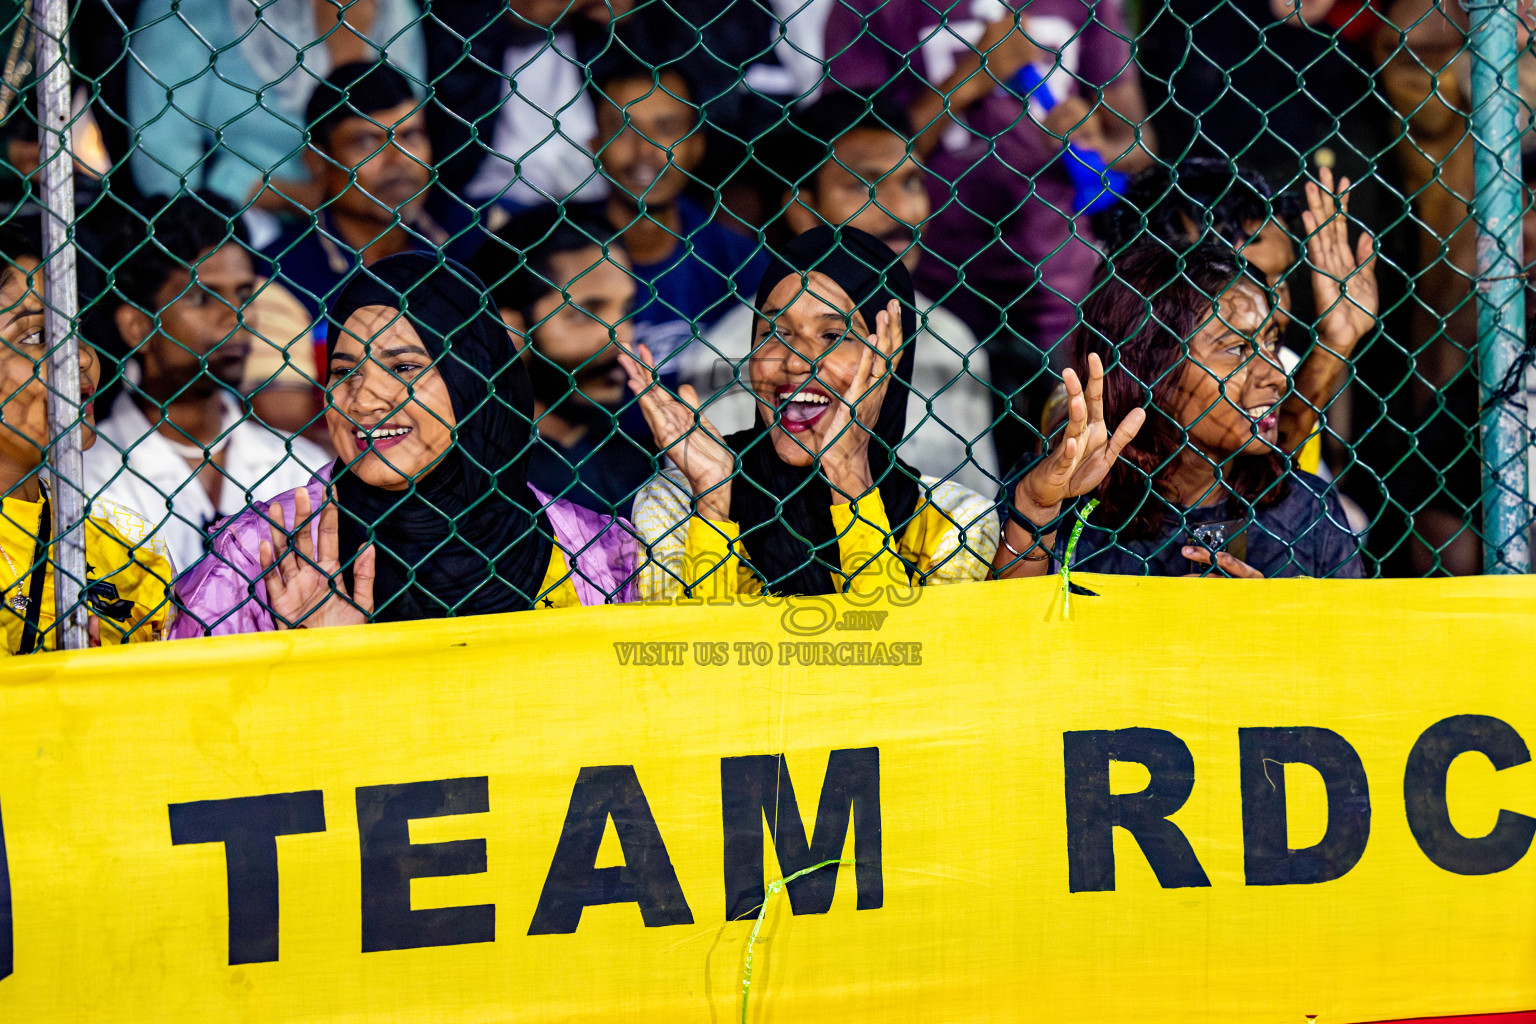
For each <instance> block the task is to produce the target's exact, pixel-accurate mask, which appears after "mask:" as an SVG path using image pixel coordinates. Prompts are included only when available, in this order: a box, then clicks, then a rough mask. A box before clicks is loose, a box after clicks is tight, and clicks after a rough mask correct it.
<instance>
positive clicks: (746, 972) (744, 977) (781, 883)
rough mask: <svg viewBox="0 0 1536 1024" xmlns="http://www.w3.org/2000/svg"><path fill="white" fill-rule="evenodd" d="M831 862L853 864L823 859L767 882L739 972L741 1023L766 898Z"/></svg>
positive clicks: (743, 1021)
mask: <svg viewBox="0 0 1536 1024" xmlns="http://www.w3.org/2000/svg"><path fill="white" fill-rule="evenodd" d="M833 864H847V865H848V866H849V867H852V866H853V861H851V860H824V861H822V862H821V863H820V864H812V865H811V866H810V867H808V868H801V869H800V870H799V871H796V872H795V873H794V874H792V875H790V876H789V877H788V878H781V879H779V880H778V881H777V882H769V883H768V888H767V890H766V891H764V893H763V905H762V906H760V907H758V908H757V920H756V921H755V922H754V923H753V925H752V934H751V935H749V936H747V965H746V967H745V968H743V969H742V972H741V1024H747V994H748V992H750V991H751V989H752V946H753V945H754V944H755V943H756V942H757V933H758V932H759V931H761V930H762V928H763V918H764V917H766V916H767V915H768V900H769V899H771V898H772V897H773V894H774V893H778V892H783V891H784V887H785V886H786V885H788V884H789V883H790V882H793V881H794V880H795V879H797V878H801V877H803V876H805V875H808V874H810V873H811V872H812V871H820V870H821V869H822V868H824V867H829V866H831V865H833Z"/></svg>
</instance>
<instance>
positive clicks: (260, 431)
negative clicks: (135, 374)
mask: <svg viewBox="0 0 1536 1024" xmlns="http://www.w3.org/2000/svg"><path fill="white" fill-rule="evenodd" d="M232 423H233V424H235V426H234V428H233V430H230V433H229V443H228V446H227V447H226V448H225V449H224V468H223V473H224V483H223V485H222V486H221V487H220V488H219V503H218V507H217V508H215V507H214V503H213V500H212V499H211V498H209V497H208V492H207V491H205V490H204V489H203V486H202V484H200V483H199V482H198V480H197V473H196V471H195V470H194V469H193V468H192V467H191V465H190V464H188V462H187V460H186V459H184V458H182V456H181V453H180V452H178V451H177V450H176V449H175V448H174V447H173V446H172V444H171V441H170V440H169V439H168V438H166V437H165V435H163V434H161V433H160V432H159V431H157V430H155V429H153V428H152V427H151V426H150V425H149V418H148V417H146V416H145V415H144V413H143V411H142V410H141V409H140V408H139V407H138V405H137V404H136V403H135V402H134V401H133V399H132V398H131V397H130V396H129V394H128V389H127V388H125V389H124V390H123V391H122V392H121V393H120V394H118V396H117V400H116V401H114V402H113V403H112V410H111V412H110V413H109V414H108V415H107V418H106V419H104V420H103V421H101V422H100V423H98V424H97V426H96V433H97V438H96V443H95V444H94V445H92V446H91V448H90V450H89V451H87V452H86V453H85V485H86V491H87V493H88V494H89V495H90V496H91V498H92V499H93V500H94V499H96V498H105V499H107V500H109V501H114V502H116V503H118V504H119V505H123V506H125V507H127V508H130V509H133V510H134V511H135V512H138V513H139V514H140V515H141V516H143V517H144V518H145V519H146V520H148V521H149V523H150V525H151V526H152V527H153V533H152V534H151V536H152V537H153V538H154V540H155V541H156V542H158V543H162V544H164V546H165V549H166V550H167V551H168V552H169V553H170V556H171V561H172V563H173V564H174V565H175V566H176V568H177V570H178V571H179V570H184V569H188V568H190V567H191V566H192V565H193V563H195V562H196V561H197V560H198V559H199V558H202V557H203V552H204V540H203V537H204V534H203V531H204V530H205V529H207V528H208V527H210V526H212V525H213V523H214V521H215V520H217V519H219V518H221V517H223V516H230V515H234V514H236V513H237V512H241V511H244V509H245V508H246V507H247V506H248V505H250V503H251V502H252V501H253V500H265V499H267V498H271V497H274V496H275V495H277V494H279V493H281V492H282V491H289V490H293V489H294V488H296V487H303V486H304V485H305V484H307V483H309V478H310V477H312V476H313V475H314V474H315V472H316V471H318V470H319V469H320V468H321V467H322V466H325V465H326V464H327V463H329V462H330V461H331V460H330V458H329V457H328V456H327V455H326V454H325V452H324V451H323V450H322V449H321V448H320V446H319V445H317V444H315V443H314V442H312V441H306V440H305V439H304V438H302V437H295V438H289V437H287V436H286V435H283V434H280V433H278V432H277V431H275V430H272V429H271V428H270V427H267V426H265V425H264V424H262V423H260V422H259V421H257V420H255V419H241V409H240V405H239V403H238V402H236V401H235V399H234V397H233V396H232V395H225V396H224V424H225V427H226V429H228V428H229V424H232ZM290 449H291V451H290Z"/></svg>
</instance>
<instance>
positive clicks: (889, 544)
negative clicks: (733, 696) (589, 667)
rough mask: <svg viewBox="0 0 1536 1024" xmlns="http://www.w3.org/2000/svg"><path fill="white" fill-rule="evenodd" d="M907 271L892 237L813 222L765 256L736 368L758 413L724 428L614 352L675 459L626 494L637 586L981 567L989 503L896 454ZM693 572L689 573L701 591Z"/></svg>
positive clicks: (992, 545)
mask: <svg viewBox="0 0 1536 1024" xmlns="http://www.w3.org/2000/svg"><path fill="white" fill-rule="evenodd" d="M913 301H914V297H913V290H912V279H911V277H910V276H909V275H908V273H907V270H906V268H905V267H903V266H902V265H901V262H900V260H899V258H898V257H897V256H896V254H894V253H893V252H892V251H891V249H890V247H889V246H887V245H885V244H884V243H882V242H880V241H879V240H878V239H876V238H874V237H873V236H871V235H869V234H867V233H865V232H863V231H859V230H858V229H856V228H849V227H842V228H829V227H821V228H816V229H814V230H812V231H808V232H806V233H804V234H802V235H799V236H798V237H796V238H795V239H793V240H792V241H791V242H790V243H789V244H788V245H787V246H785V247H784V249H783V250H782V251H780V252H779V253H777V254H776V256H775V258H774V260H773V262H772V263H771V264H770V265H769V267H768V270H767V271H766V272H765V273H764V274H763V279H762V283H761V285H760V286H759V287H758V292H757V301H756V304H755V305H756V310H757V314H758V315H757V318H756V320H755V322H754V325H753V330H754V338H753V347H752V353H751V355H750V356H749V357H748V360H747V365H746V367H745V376H746V378H747V381H746V382H747V386H748V388H749V390H751V392H752V393H753V394H754V395H755V396H756V398H757V410H758V423H757V425H756V426H755V427H753V428H752V429H750V430H744V431H741V432H740V433H736V434H732V435H730V436H729V437H725V438H722V437H721V436H720V435H719V433H718V432H717V431H716V430H715V429H714V427H713V426H712V425H711V424H710V423H709V420H708V418H707V416H706V415H705V412H707V410H699V409H698V395H697V394H696V393H695V392H694V390H693V388H691V387H689V386H687V385H684V386H683V387H682V388H681V389H680V392H679V395H678V396H676V397H674V396H673V395H671V394H670V393H668V392H667V391H666V390H665V389H663V388H662V387H661V386H660V385H658V384H657V383H656V377H655V373H654V371H653V370H652V369H651V363H652V360H651V354H650V352H649V351H648V350H647V349H646V348H645V346H641V347H640V349H639V352H638V358H631V357H630V356H628V355H623V356H621V357H620V359H621V360H622V361H623V363H624V366H625V370H626V371H627V372H628V374H629V383H630V388H631V389H632V390H633V391H634V392H635V394H636V395H638V396H639V399H640V406H641V409H642V410H643V411H644V413H645V417H646V421H647V422H648V423H649V424H650V427H651V431H652V433H653V434H654V435H655V439H656V444H657V446H658V447H659V448H660V449H661V451H662V452H663V454H665V455H666V456H667V457H668V458H669V459H670V460H671V462H672V463H673V464H674V465H675V466H676V469H671V470H668V471H666V472H664V473H663V474H661V475H659V476H658V477H656V478H655V479H654V480H652V481H651V483H650V484H649V485H647V487H646V488H645V489H644V490H643V491H641V492H640V495H639V496H638V497H637V498H636V500H635V525H636V527H637V528H638V529H639V530H640V533H641V536H642V537H643V538H644V540H645V542H646V545H647V553H648V556H649V559H648V561H647V564H646V565H645V567H644V568H643V569H642V571H641V584H640V589H641V596H642V598H643V599H645V600H663V599H666V598H668V597H671V596H675V595H676V594H678V593H679V592H685V591H686V592H687V593H688V594H690V595H691V596H703V595H704V594H708V595H711V596H732V595H736V594H761V593H763V592H765V591H766V592H768V593H772V594H779V595H790V594H828V593H836V592H842V591H847V590H856V591H869V590H873V589H876V588H879V587H883V586H891V585H894V586H901V587H906V586H910V585H916V584H923V583H952V582H962V581H966V580H978V579H985V578H986V575H987V565H988V563H989V560H990V559H991V557H992V554H993V552H994V551H995V550H996V547H997V523H996V521H995V518H994V516H993V515H992V514H991V505H990V503H989V502H987V501H986V500H985V499H984V498H982V497H981V496H980V495H977V494H975V493H974V492H972V491H970V490H967V489H966V488H964V487H962V486H960V485H959V484H955V483H951V482H946V483H939V482H937V481H935V480H933V479H931V478H925V477H922V476H920V474H919V473H918V471H917V470H916V469H914V468H913V467H911V466H909V465H907V464H906V463H904V462H902V461H901V460H899V459H897V458H895V456H894V455H893V454H892V453H893V452H894V451H895V450H896V448H897V447H898V446H899V445H900V444H901V442H902V440H903V439H904V438H905V436H906V415H907V401H908V382H909V381H910V379H911V374H912V362H913V346H912V343H911V342H908V341H906V339H909V338H911V337H913V335H914V334H915V333H916V314H915V311H914V309H913ZM701 584H702V586H701Z"/></svg>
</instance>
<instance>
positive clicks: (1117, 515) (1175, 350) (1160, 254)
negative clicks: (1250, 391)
mask: <svg viewBox="0 0 1536 1024" xmlns="http://www.w3.org/2000/svg"><path fill="white" fill-rule="evenodd" d="M1246 278H1247V269H1246V266H1245V264H1244V263H1243V262H1242V261H1241V259H1240V257H1239V256H1238V255H1237V254H1235V253H1233V252H1232V251H1231V249H1229V248H1227V247H1225V246H1220V245H1215V244H1206V245H1199V246H1195V247H1194V248H1191V249H1186V250H1183V251H1176V250H1173V249H1170V248H1169V247H1168V246H1167V245H1165V244H1164V243H1162V242H1158V241H1151V242H1147V243H1145V244H1142V245H1138V246H1135V247H1133V248H1131V249H1128V250H1127V251H1126V252H1124V253H1122V254H1121V255H1120V256H1118V257H1116V258H1115V260H1114V262H1113V264H1112V265H1111V264H1109V263H1106V264H1105V266H1104V267H1103V268H1102V269H1101V270H1100V272H1099V275H1098V277H1097V279H1096V280H1095V281H1094V287H1093V291H1092V293H1091V294H1090V296H1089V297H1088V299H1087V301H1086V302H1084V303H1083V307H1082V313H1083V320H1082V323H1081V324H1080V325H1079V327H1078V330H1077V338H1076V363H1077V373H1078V376H1079V378H1080V379H1082V380H1084V381H1086V380H1087V379H1088V371H1087V365H1088V357H1089V356H1090V355H1097V356H1098V357H1099V358H1100V359H1101V360H1102V361H1103V363H1104V366H1105V368H1106V369H1105V375H1104V419H1105V422H1106V424H1107V425H1108V426H1109V429H1110V430H1111V431H1113V430H1114V428H1115V427H1116V426H1118V425H1119V423H1120V421H1121V420H1123V419H1124V418H1125V416H1126V414H1128V413H1129V412H1130V411H1131V410H1132V409H1136V408H1146V410H1147V421H1146V423H1145V424H1144V425H1143V426H1142V428H1141V431H1140V433H1138V434H1137V435H1136V439H1135V440H1134V441H1132V442H1131V443H1130V444H1129V445H1127V446H1126V448H1125V451H1124V453H1123V454H1122V457H1121V458H1120V460H1119V461H1118V462H1116V464H1115V465H1114V466H1113V467H1112V468H1111V469H1110V471H1109V475H1108V476H1106V477H1105V478H1104V482H1103V483H1101V484H1100V485H1099V488H1098V490H1097V491H1096V492H1095V497H1097V498H1098V499H1099V501H1100V502H1101V507H1100V509H1099V510H1098V512H1097V513H1096V514H1095V515H1094V521H1095V525H1098V526H1101V527H1102V528H1104V529H1108V530H1117V531H1119V533H1120V535H1121V536H1122V537H1124V538H1125V539H1128V540H1130V539H1137V538H1144V537H1149V536H1154V535H1156V533H1157V531H1158V529H1159V527H1160V525H1161V523H1162V522H1163V516H1164V513H1165V512H1166V511H1167V510H1169V509H1170V508H1176V507H1177V503H1176V495H1175V494H1174V493H1173V492H1172V490H1171V488H1170V487H1169V486H1168V485H1167V478H1168V477H1169V476H1170V475H1171V474H1172V472H1173V471H1174V470H1175V469H1176V468H1177V466H1178V463H1179V458H1180V453H1181V452H1182V451H1183V449H1184V448H1185V446H1186V445H1187V444H1188V443H1189V438H1188V433H1187V431H1186V430H1185V429H1184V428H1183V427H1182V426H1181V425H1180V424H1179V421H1178V418H1177V414H1178V394H1179V382H1180V380H1181V378H1182V377H1183V375H1184V372H1185V370H1186V368H1187V365H1186V363H1185V357H1186V356H1187V355H1188V351H1189V341H1190V339H1192V338H1193V337H1194V336H1195V334H1196V332H1198V331H1199V329H1200V327H1201V325H1202V324H1204V323H1205V322H1206V320H1207V319H1208V318H1209V317H1210V315H1211V306H1212V303H1213V302H1214V301H1215V300H1216V299H1218V298H1219V297H1220V296H1221V295H1222V294H1223V293H1224V292H1226V291H1227V290H1228V289H1229V288H1231V287H1233V286H1234V285H1235V284H1236V283H1237V282H1238V281H1239V280H1243V279H1246ZM1258 287H1259V288H1260V289H1262V288H1263V285H1258ZM1216 473H1217V479H1218V481H1219V482H1220V483H1222V484H1224V485H1225V486H1226V488H1227V489H1228V490H1229V491H1231V492H1232V493H1233V494H1235V495H1236V496H1237V497H1238V498H1239V499H1241V500H1242V501H1244V502H1247V503H1248V504H1249V506H1250V507H1251V508H1267V507H1269V506H1271V505H1273V504H1275V503H1276V502H1278V501H1279V500H1280V499H1281V498H1282V497H1284V496H1285V487H1284V474H1285V461H1284V459H1282V458H1281V456H1280V455H1279V453H1278V452H1268V453H1266V454H1264V455H1237V456H1233V457H1232V458H1229V459H1227V460H1225V461H1224V462H1223V463H1221V464H1219V465H1218V466H1217V467H1216Z"/></svg>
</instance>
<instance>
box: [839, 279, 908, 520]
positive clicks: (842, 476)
mask: <svg viewBox="0 0 1536 1024" xmlns="http://www.w3.org/2000/svg"><path fill="white" fill-rule="evenodd" d="M901 342H902V337H901V304H900V303H899V302H897V301H896V300H895V299H892V300H891V301H890V302H889V303H887V304H886V307H885V309H884V310H882V311H881V312H879V313H877V314H875V333H874V334H871V335H870V336H869V337H868V338H867V339H866V340H865V343H864V350H863V351H862V352H861V353H859V365H858V367H857V368H856V369H855V370H854V372H853V381H852V383H850V384H849V385H848V390H847V391H845V392H843V395H842V400H841V401H839V402H837V403H835V405H834V408H833V409H832V412H831V413H830V414H829V416H830V419H829V421H828V424H827V432H826V433H825V434H823V435H822V436H823V437H826V438H828V439H829V440H828V443H827V446H826V447H825V448H824V449H822V451H821V453H820V455H819V459H820V462H821V473H822V475H823V476H825V477H826V478H827V482H828V483H829V484H831V485H832V504H834V505H841V504H844V503H845V502H848V501H851V500H852V499H854V498H857V497H859V496H860V495H863V494H865V493H867V492H868V491H869V489H870V488H871V487H873V486H874V478H873V475H872V474H871V473H870V469H869V438H870V434H869V425H870V424H873V423H874V422H875V420H877V419H878V418H879V416H880V405H881V403H882V402H884V401H885V389H886V386H887V384H888V383H889V381H890V371H891V368H892V367H893V366H894V365H895V356H896V353H897V352H898V351H899V350H900V349H901Z"/></svg>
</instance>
